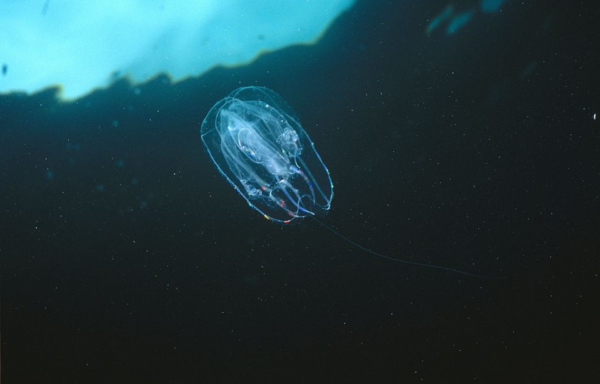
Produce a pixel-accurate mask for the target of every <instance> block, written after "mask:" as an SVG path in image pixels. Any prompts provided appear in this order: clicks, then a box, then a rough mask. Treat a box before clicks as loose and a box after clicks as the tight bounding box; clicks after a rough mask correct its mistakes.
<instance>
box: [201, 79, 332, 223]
mask: <svg viewBox="0 0 600 384" xmlns="http://www.w3.org/2000/svg"><path fill="white" fill-rule="evenodd" d="M200 135H201V137H202V141H203V142H204V145H205V146H206V149H207V150H208V152H209V154H210V156H211V158H212V160H213V162H214V163H215V164H216V166H217V168H219V171H221V173H222V174H223V176H225V177H226V178H227V180H228V181H229V183H230V184H231V185H233V187H234V188H235V190H236V191H237V192H238V193H239V194H240V195H242V196H243V197H244V199H246V201H247V202H248V204H249V205H250V206H251V207H252V208H254V209H256V210H257V211H259V212H260V213H261V214H262V215H263V216H265V217H266V218H267V219H270V220H273V221H277V222H283V223H289V222H290V221H292V220H294V219H296V218H302V217H306V216H314V215H318V214H325V213H327V211H328V210H329V207H330V205H331V200H332V199H333V184H332V182H331V177H330V175H329V171H328V170H327V167H326V166H325V164H324V163H323V161H322V160H321V157H320V156H319V154H318V153H317V151H316V150H315V146H314V144H313V142H312V141H311V140H310V138H309V137H308V134H307V133H306V131H305V130H304V129H303V128H302V126H301V125H300V120H299V119H298V117H296V114H295V113H294V111H293V110H292V108H291V107H290V106H289V105H288V104H287V103H286V102H285V101H284V100H283V99H282V98H281V97H280V96H279V95H277V94H276V93H275V92H273V91H271V90H270V89H267V88H263V87H245V88H239V89H237V90H235V91H233V92H232V93H231V94H229V96H227V97H226V98H224V99H223V100H221V101H219V102H218V103H217V104H215V106H214V107H212V109H211V110H210V111H209V113H208V115H207V116H206V118H205V119H204V122H203V123H202V127H201V129H200Z"/></svg>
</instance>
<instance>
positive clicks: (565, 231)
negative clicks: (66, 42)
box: [0, 0, 600, 383]
mask: <svg viewBox="0 0 600 384" xmlns="http://www.w3.org/2000/svg"><path fill="white" fill-rule="evenodd" d="M593 5H594V3H593V2H583V1H582V2H568V3H567V2H561V1H542V0H534V1H530V2H521V1H515V0H507V1H475V0H463V1H455V2H453V3H452V4H451V6H450V4H449V3H448V2H447V0H445V1H437V0H435V1H427V2H421V1H393V2H383V1H366V0H359V1H357V2H356V3H355V4H354V5H353V6H352V7H351V8H350V9H349V10H348V11H347V12H345V13H343V14H342V15H341V16H340V17H339V18H338V19H337V20H336V21H335V22H334V23H333V24H332V25H331V26H330V28H329V29H328V30H327V31H326V32H325V33H324V35H323V36H322V38H321V39H320V40H319V41H318V42H317V43H316V44H313V45H294V46H290V47H287V48H284V49H280V50H276V51H273V52H268V53H265V54H263V55H261V56H260V57H259V58H258V59H256V60H255V61H253V62H251V63H249V64H247V65H242V66H236V67H233V66H232V67H228V68H225V67H217V68H214V69H212V70H210V71H209V72H207V73H206V74H204V75H202V76H199V77H193V78H190V79H187V80H184V81H181V82H177V83H173V82H171V80H170V78H169V77H168V76H166V75H159V76H157V77H155V78H153V79H152V80H150V81H148V82H147V83H143V84H139V85H138V84H136V85H133V84H131V83H129V82H127V81H126V80H123V79H121V80H117V81H116V82H115V83H114V84H113V85H111V86H110V87H108V88H106V89H102V90H98V91H95V92H93V93H91V94H89V95H86V96H84V97H82V98H79V99H76V100H73V101H69V102H61V101H60V100H59V98H58V92H59V90H58V89H57V88H51V89H47V90H45V91H42V92H38V93H35V94H33V95H25V94H23V93H13V94H2V95H0V257H1V259H0V260H1V265H0V268H1V269H0V278H1V300H2V302H1V320H2V323H1V327H2V329H1V330H2V332H1V342H2V351H1V352H2V368H3V371H2V377H3V379H4V381H5V382H6V383H13V382H15V383H106V382H113V383H125V382H151V383H154V382H156V383H159V382H160V383H195V382H215V383H224V382H231V383H234V382H241V381H244V382H280V383H281V382H283V383H287V382H334V383H336V382H347V383H350V382H413V381H426V382H459V381H460V382H464V381H474V382H483V383H504V382H517V383H524V382H564V381H566V380H569V381H571V382H591V381H594V379H595V380H598V379H599V378H600V365H599V364H598V362H599V361H600V350H599V342H600V327H599V326H598V324H599V321H600V316H598V314H599V311H598V303H599V302H600V301H599V300H600V292H599V288H598V287H599V284H600V278H599V266H600V265H599V261H598V257H599V256H600V192H599V187H600V119H599V118H598V117H597V116H596V115H597V114H599V113H600V87H598V85H599V84H600V74H599V71H598V68H599V65H600V52H599V50H598V47H597V41H598V23H597V20H598V15H597V14H596V13H595V12H593V11H591V10H592V9H595V8H594V6H593ZM50 6H52V5H50ZM265 38H268V36H266V37H265ZM0 54H1V53H0ZM1 60H2V59H1V58H0V61H1ZM8 70H9V71H10V68H9V69H8ZM242 86H265V87H268V88H270V89H272V90H274V91H275V92H277V93H278V94H279V95H280V96H281V97H282V98H283V99H284V100H286V101H287V102H288V103H289V104H290V105H291V106H292V108H293V109H294V111H295V112H296V114H297V115H298V116H299V118H300V121H301V123H302V126H303V128H304V129H305V130H306V132H308V134H309V135H310V138H311V139H312V141H313V142H314V144H315V147H316V149H317V151H318V153H319V155H320V156H321V158H322V160H323V162H324V163H325V164H326V165H327V167H328V169H329V171H330V172H331V178H332V181H333V185H334V190H335V196H334V198H333V201H332V205H331V209H330V211H329V213H328V215H327V216H326V217H322V218H320V219H319V220H321V221H322V222H323V223H324V224H326V225H327V226H329V227H331V228H334V229H335V230H336V231H338V232H339V233H340V234H342V235H343V236H345V237H347V238H348V239H350V240H352V241H354V242H356V243H358V244H360V245H361V246H363V247H366V248H368V249H372V250H373V251H375V252H378V253H381V254H384V255H386V256H389V257H393V258H397V259H402V260H407V261H412V262H417V263H424V264H431V265H436V266H443V267H448V268H454V269H459V270H462V271H466V272H468V273H472V274H475V275H481V276H486V277H500V279H488V278H476V277H470V276H465V275H462V274H457V273H453V272H451V271H444V270H440V269H432V268H426V267H419V266H411V265H405V264H401V263H396V262H393V261H390V260H385V259H382V258H378V257H374V256H372V255H370V254H368V253H366V252H364V251H362V250H360V249H358V248H356V247H354V246H353V245H352V244H350V243H349V242H347V241H344V240H343V239H341V238H339V237H337V236H335V235H334V234H332V233H331V232H330V231H328V230H327V229H326V228H324V227H323V226H321V225H319V223H317V222H315V221H314V220H311V219H310V218H306V219H304V220H295V221H294V222H293V223H291V224H288V225H284V224H280V223H274V222H272V221H268V220H265V219H264V218H263V217H262V216H260V215H259V214H257V212H255V211H254V210H252V209H251V208H250V207H248V204H247V203H246V201H245V200H244V199H243V198H241V197H240V196H239V195H238V194H237V193H236V192H235V191H234V189H233V188H232V187H231V186H230V185H229V184H228V183H227V182H226V180H225V179H224V178H223V177H222V176H221V174H220V173H219V171H218V170H217V168H216V167H215V166H214V164H213V163H212V161H211V159H210V157H209V156H208V154H207V151H206V149H205V148H204V147H203V145H202V142H201V140H200V125H201V123H202V121H203V120H204V118H205V117H206V115H207V113H208V111H209V110H210V108H211V107H212V106H213V105H214V104H215V103H216V102H217V101H219V100H221V99H222V98H224V97H225V96H226V95H228V94H229V93H230V92H231V91H233V90H234V89H236V88H238V87H242Z"/></svg>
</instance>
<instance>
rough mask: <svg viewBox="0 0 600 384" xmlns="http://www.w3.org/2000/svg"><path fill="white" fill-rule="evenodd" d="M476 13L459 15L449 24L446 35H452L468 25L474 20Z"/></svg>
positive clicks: (468, 12)
mask: <svg viewBox="0 0 600 384" xmlns="http://www.w3.org/2000/svg"><path fill="white" fill-rule="evenodd" d="M474 14H475V11H473V10H470V11H466V12H462V13H459V14H458V15H456V16H455V17H454V18H453V19H452V21H450V23H449V24H448V28H447V29H446V33H448V34H452V33H455V32H456V31H458V30H459V29H461V28H462V27H464V26H465V25H467V23H468V22H469V21H471V19H472V18H473V15H474Z"/></svg>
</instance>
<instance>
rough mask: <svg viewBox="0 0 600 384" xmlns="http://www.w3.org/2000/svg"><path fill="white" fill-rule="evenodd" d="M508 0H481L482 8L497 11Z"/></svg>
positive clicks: (484, 10) (485, 10) (488, 11)
mask: <svg viewBox="0 0 600 384" xmlns="http://www.w3.org/2000/svg"><path fill="white" fill-rule="evenodd" d="M505 2H506V0H481V10H482V11H483V12H486V13H491V12H496V11H498V10H499V9H500V7H501V6H502V4H504V3H505Z"/></svg>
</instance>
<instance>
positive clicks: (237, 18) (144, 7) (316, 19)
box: [0, 0, 354, 99]
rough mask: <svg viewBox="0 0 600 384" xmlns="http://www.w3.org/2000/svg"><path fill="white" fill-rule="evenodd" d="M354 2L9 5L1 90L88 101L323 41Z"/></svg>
mask: <svg viewBox="0 0 600 384" xmlns="http://www.w3.org/2000/svg"><path fill="white" fill-rule="evenodd" d="M353 3H354V0H319V1H298V0H254V1H247V0H173V1H170V2H165V1H163V0H115V1H102V2H87V1H86V2H71V1H67V0H53V1H51V2H48V1H44V2H41V1H35V2H33V1H28V2H16V1H11V2H1V3H0V33H1V35H2V39H0V52H2V56H1V57H0V60H1V61H0V65H1V66H2V68H3V70H2V75H1V76H0V93H7V92H13V91H24V92H29V93H30V92H37V91H40V90H42V89H44V88H47V87H50V86H57V85H59V86H61V87H62V94H61V96H62V97H63V98H64V99H75V98H78V97H81V96H83V95H85V94H87V93H89V92H91V91H93V90H95V89H96V88H99V87H106V86H108V85H110V84H111V83H112V82H113V81H114V80H115V79H117V78H121V77H127V78H129V79H130V80H131V81H133V82H134V83H140V82H145V81H147V80H149V79H150V78H152V77H154V76H156V75H157V74H159V73H166V74H168V75H170V76H171V78H172V79H173V80H174V81H178V80H182V79H184V78H187V77H189V76H197V75H200V74H202V73H203V72H206V71H207V70H209V69H210V68H212V67H214V66H217V65H226V66H233V65H239V64H243V63H247V62H249V61H251V60H253V59H254V58H256V57H257V55H258V54H260V53H261V52H264V51H272V50H276V49H280V48H283V47H286V46H289V45H293V44H306V43H311V42H314V41H316V39H318V38H319V37H320V36H321V34H322V33H323V32H324V31H325V29H326V28H327V27H328V26H329V24H330V23H331V22H332V21H333V20H334V19H335V18H336V17H337V16H338V15H339V14H340V13H342V12H343V11H344V10H346V9H348V8H349V7H350V6H351V5H352V4H353Z"/></svg>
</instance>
